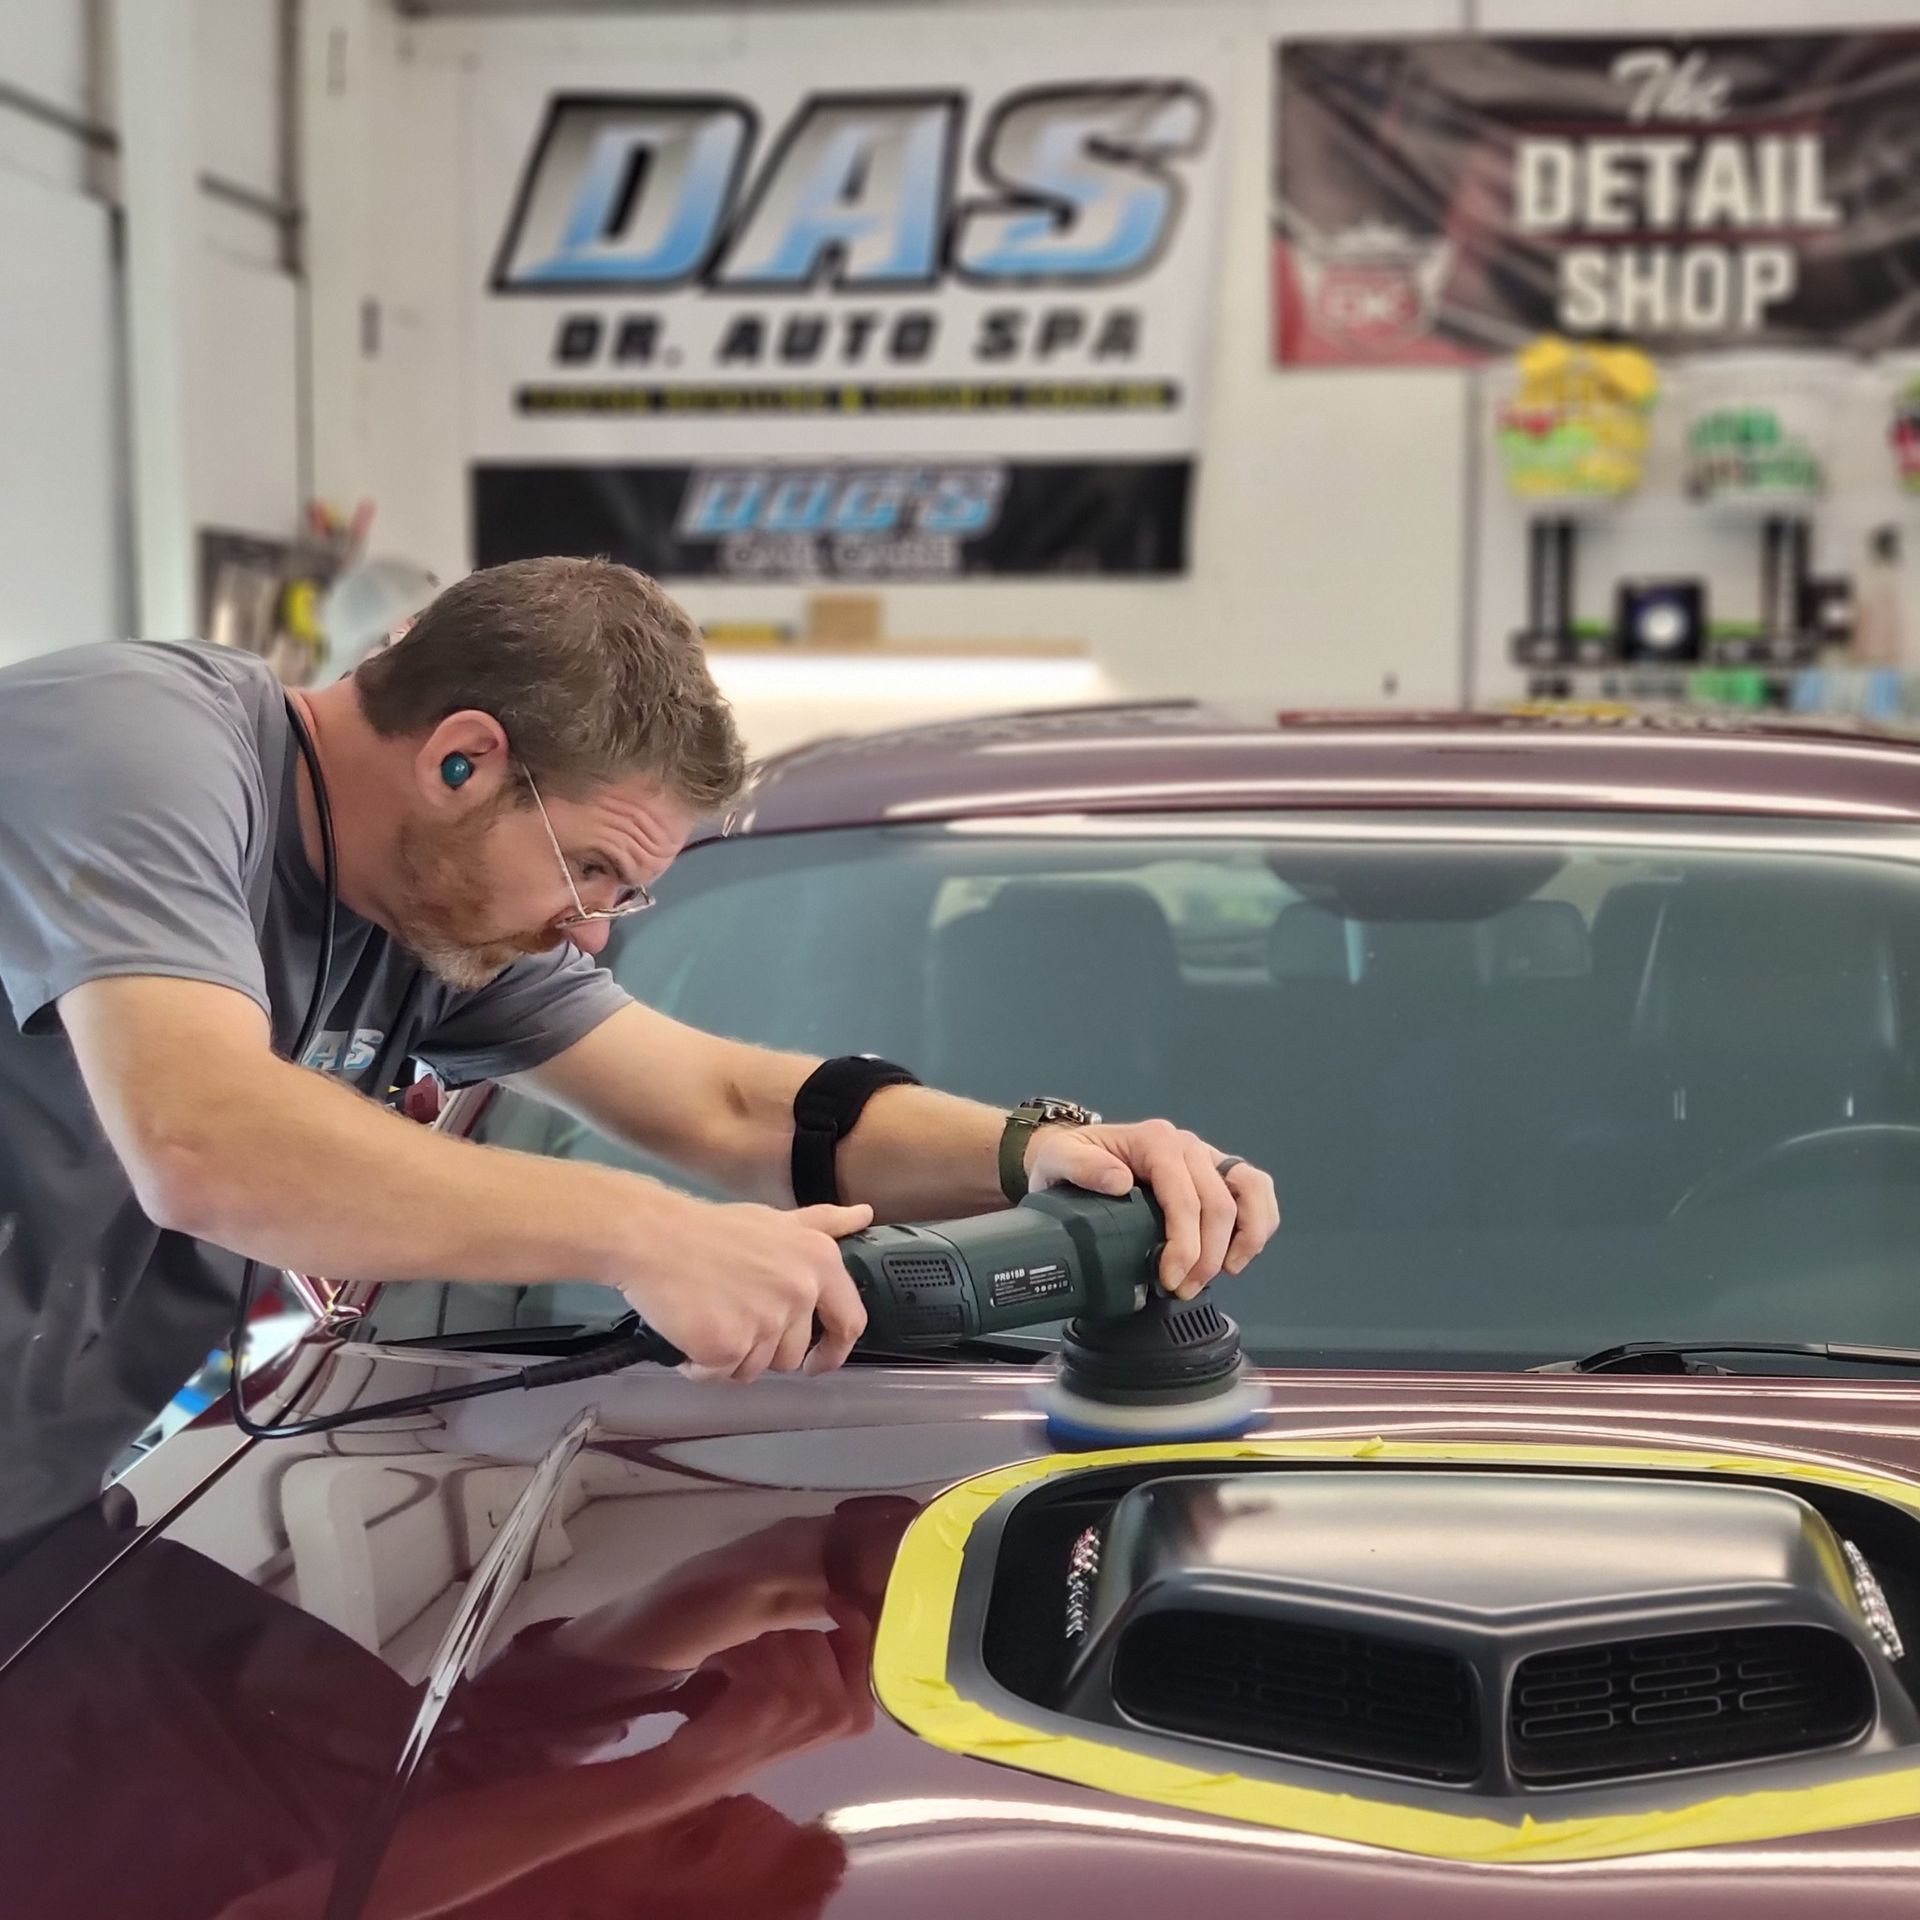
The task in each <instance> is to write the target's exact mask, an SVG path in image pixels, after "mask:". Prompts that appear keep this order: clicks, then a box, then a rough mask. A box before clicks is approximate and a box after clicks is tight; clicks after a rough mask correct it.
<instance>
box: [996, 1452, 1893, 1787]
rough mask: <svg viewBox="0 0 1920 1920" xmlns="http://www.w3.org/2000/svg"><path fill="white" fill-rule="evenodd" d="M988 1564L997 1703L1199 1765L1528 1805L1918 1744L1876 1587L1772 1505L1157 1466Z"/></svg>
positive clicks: (1648, 1485)
mask: <svg viewBox="0 0 1920 1920" xmlns="http://www.w3.org/2000/svg"><path fill="white" fill-rule="evenodd" d="M1043 1555H1044V1556H1047V1557H1050V1558H1051V1561H1052V1568H1051V1573H1050V1574H1048V1573H1047V1572H1046V1571H1045V1569H1044V1565H1043V1564H1036V1558H1037V1557H1038V1556H1043ZM1030 1556H1033V1558H1030ZM999 1557H1000V1560H1001V1563H1002V1565H1001V1567H1000V1569H999V1570H998V1571H999V1573H1000V1575H1001V1576H1002V1577H1001V1578H999V1579H996V1582H995V1588H996V1597H995V1599H994V1602H993V1606H992V1609H991V1612H990V1617H989V1620H988V1622H987V1633H986V1636H985V1656H986V1659H985V1664H986V1665H987V1667H988V1669H989V1671H990V1672H992V1673H993V1674H994V1677H995V1678H996V1679H997V1680H998V1681H999V1683H1000V1684H1002V1685H1005V1686H1007V1687H1009V1688H1010V1689H1012V1690H1013V1691H1016V1692H1019V1693H1021V1694H1022V1695H1023V1696H1024V1697H1025V1698H1026V1699H1028V1700H1029V1701H1032V1702H1034V1703H1035V1704H1038V1705H1042V1706H1045V1707H1047V1708H1049V1709H1051V1710H1052V1711H1053V1712H1054V1713H1057V1714H1058V1715H1060V1716H1063V1718H1064V1719H1065V1720H1068V1721H1072V1722H1075V1723H1078V1724H1079V1726H1080V1727H1081V1728H1082V1729H1083V1732H1086V1731H1090V1730H1092V1729H1096V1728H1097V1729H1100V1730H1101V1731H1102V1733H1103V1735H1104V1737H1105V1738H1107V1739H1108V1740H1109V1741H1110V1742H1111V1743H1113V1744H1116V1745H1123V1746H1131V1747H1140V1748H1145V1749H1146V1750H1149V1751H1156V1752H1163V1753H1171V1752H1173V1751H1176V1750H1177V1751H1179V1752H1180V1754H1181V1756H1182V1757H1183V1758H1186V1759H1188V1760H1189V1761H1198V1762H1200V1763H1201V1764H1210V1765H1213V1766H1216V1767H1219V1766H1228V1765H1231V1766H1234V1767H1236V1768H1237V1769H1239V1770H1243V1771H1255V1772H1258V1771H1267V1772H1278V1773H1280V1774H1282V1775H1284V1776H1286V1777H1296V1778H1297V1777H1300V1776H1301V1775H1302V1774H1303V1773H1312V1772H1317V1771H1322V1770H1324V1771H1325V1772H1327V1773H1328V1774H1329V1775H1344V1776H1345V1777H1346V1778H1347V1780H1348V1782H1349V1790H1350V1787H1351V1781H1352V1776H1353V1775H1354V1774H1356V1773H1358V1774H1363V1775H1371V1776H1373V1777H1374V1778H1375V1779H1376V1780H1377V1781H1380V1782H1383V1783H1384V1782H1393V1781H1398V1782H1405V1783H1407V1785H1408V1787H1409V1788H1419V1789H1424V1790H1426V1791H1429V1792H1430V1791H1432V1790H1435V1789H1438V1790H1441V1791H1443V1792H1447V1793H1450V1794H1453V1795H1458V1794H1462V1793H1466V1794H1476V1795H1485V1796H1493V1797H1498V1798H1504V1799H1509V1800H1526V1799H1529V1798H1538V1797H1540V1796H1543V1795H1549V1794H1552V1795H1565V1794H1567V1793H1569V1792H1574V1793H1579V1792H1582V1791H1586V1792H1591V1791H1592V1790H1595V1789H1614V1790H1620V1789H1624V1788H1630V1787H1632V1786H1634V1785H1635V1784H1636V1783H1637V1784H1640V1785H1645V1784H1647V1783H1655V1784H1657V1783H1658V1782H1659V1781H1660V1780H1662V1779H1665V1778H1667V1777H1669V1776H1671V1775H1674V1774H1679V1773H1691V1772H1698V1771H1700V1770H1702V1769H1708V1768H1728V1767H1739V1768H1743V1769H1748V1770H1752V1769H1756V1768H1761V1769H1772V1770H1774V1771H1775V1772H1776V1773H1777V1772H1779V1771H1780V1770H1785V1771H1786V1772H1789V1773H1791V1772H1792V1771H1793V1769H1795V1768H1796V1767H1801V1768H1804V1766H1805V1765H1806V1764H1808V1762H1809V1761H1814V1760H1822V1759H1830V1758H1831V1757H1832V1756H1834V1755H1836V1754H1848V1755H1856V1756H1857V1755H1862V1754H1892V1753H1894V1752H1895V1751H1896V1750H1897V1749H1899V1748H1902V1747H1906V1746H1909V1745H1913V1744H1917V1743H1920V1716H1916V1713H1915V1709H1914V1706H1913V1703H1912V1701H1911V1700H1910V1699H1909V1697H1908V1694H1907V1691H1906V1688H1905V1686H1904V1685H1903V1683H1902V1680H1901V1677H1900V1673H1899V1671H1898V1668H1897V1664H1896V1662H1897V1658H1898V1639H1897V1629H1896V1628H1895V1626H1894V1622H1893V1615H1892V1611H1891V1609H1890V1608H1889V1607H1888V1605H1887V1603H1886V1600H1885V1597H1884V1595H1883V1594H1882V1593H1881V1592H1880V1589H1879V1585H1878V1582H1877V1581H1876V1580H1875V1576H1874V1573H1873V1571H1872V1569H1871V1567H1870V1566H1869V1565H1868V1563H1867V1561H1866V1560H1865V1559H1864V1558H1862V1557H1861V1555H1860V1554H1859V1553H1858V1552H1857V1551H1856V1550H1855V1549H1854V1548H1852V1547H1851V1546H1850V1545H1849V1544H1848V1543H1847V1542H1846V1541H1844V1540H1843V1539H1842V1538H1841V1536H1840V1535H1839V1534H1838V1533H1837V1532H1836V1530H1835V1528H1834V1526H1833V1524H1832V1523H1831V1522H1830V1521H1829V1520H1828V1519H1827V1518H1826V1517H1825V1516H1823V1514H1822V1513H1821V1512H1820V1511H1819V1510H1818V1509H1817V1508H1816V1507H1815V1506H1813V1505H1812V1504H1810V1503H1809V1502H1808V1501H1807V1500H1805V1499H1802V1498H1801V1497H1799V1495H1798V1494H1796V1493H1793V1492H1789V1491H1787V1490H1785V1489H1784V1488H1781V1487H1778V1486H1768V1485H1757V1484H1752V1483H1742V1482H1737V1481H1707V1480H1684V1479H1677V1478H1674V1479H1670V1478H1659V1477H1655V1476H1650V1475H1625V1474H1615V1475H1609V1474H1601V1473H1593V1474H1583V1473H1565V1472H1524V1471H1465V1470H1453V1469H1428V1468H1419V1467H1414V1468H1405V1469H1393V1468H1368V1469H1365V1470H1360V1471H1355V1470H1351V1469H1345V1470H1343V1469H1331V1470H1310V1469H1308V1470H1289V1471H1281V1472H1247V1471H1239V1470H1229V1471H1224V1472H1220V1471H1186V1472H1173V1473H1163V1474H1160V1475H1158V1476H1157V1477H1150V1478H1144V1479H1142V1480H1140V1481H1138V1482H1137V1483H1135V1484H1133V1485H1131V1486H1127V1487H1122V1488H1111V1484H1110V1490H1109V1491H1108V1492H1107V1494H1106V1497H1105V1499H1104V1500H1101V1501H1098V1502H1092V1501H1085V1500H1083V1501H1082V1503H1080V1504H1078V1505H1077V1506H1075V1505H1072V1504H1068V1505H1063V1506H1062V1507H1061V1508H1060V1510H1059V1512H1058V1513H1057V1514H1056V1515H1055V1516H1054V1520H1053V1522H1052V1524H1051V1527H1045V1526H1035V1525H1032V1524H1029V1525H1027V1526H1025V1527H1024V1528H1015V1527H1010V1528H1009V1529H1008V1531H1007V1534H1006V1536H1005V1538H1004V1539H1003V1541H1002V1543H1001V1548H1000V1556H999ZM1021 1562H1024V1563H1025V1565H1024V1567H1020V1566H1016V1565H1015V1564H1014V1563H1021ZM1016 1573H1018V1576H1019V1578H1020V1580H1021V1582H1022V1585H1023V1587H1025V1588H1026V1589H1027V1590H1028V1591H1030V1592H1033V1593H1036V1594H1037V1593H1040V1592H1042V1591H1044V1592H1046V1593H1047V1594H1048V1595H1049V1596H1050V1598H1049V1599H1048V1600H1047V1601H1046V1602H1044V1603H1042V1602H1038V1601H1026V1602H1017V1601H1015V1600H1014V1598H1013V1597H1012V1595H1013V1587H1012V1585H1011V1580H1012V1577H1013V1576H1014V1575H1015V1574H1016ZM1047 1609H1050V1612H1051V1621H1050V1623H1049V1621H1048V1620H1047V1618H1046V1617H1045V1610H1047ZM1016 1611H1019V1612H1022V1613H1024V1614H1025V1615H1026V1616H1027V1617H1026V1618H1025V1619H1024V1622H1023V1621H1021V1620H1017V1619H1015V1618H1014V1617H1013V1616H1014V1613H1015V1612H1016ZM1049 1626H1050V1638H1051V1641H1052V1645H1053V1648H1054V1649H1055V1651H1054V1653H1053V1655H1052V1657H1051V1658H1050V1659H1043V1658H1041V1657H1039V1656H1037V1655H1035V1654H1033V1653H1032V1652H1031V1651H1028V1652H1026V1653H1024V1654H1021V1655H1015V1654H1013V1653H1012V1652H1011V1651H1010V1650H1011V1649H1012V1648H1014V1647H1015V1646H1016V1645H1027V1644H1028V1643H1027V1640H1026V1638H1025V1635H1026V1633H1028V1632H1035V1633H1037V1632H1046V1631H1048V1630H1049ZM996 1648H997V1649H999V1653H998V1656H996V1651H995V1650H996ZM1223 1750H1225V1751H1223ZM1208 1753H1211V1755H1212V1759H1211V1760H1210V1761H1208V1760H1207V1759H1206V1757H1205V1756H1206V1755H1207V1754H1208ZM1229 1753H1230V1754H1231V1756H1233V1757H1231V1758H1229V1757H1228V1756H1229ZM1754 1784H1755V1785H1760V1784H1768V1785H1773V1784H1789V1782H1786V1781H1781V1780H1768V1781H1766V1782H1760V1781H1755V1782H1754Z"/></svg>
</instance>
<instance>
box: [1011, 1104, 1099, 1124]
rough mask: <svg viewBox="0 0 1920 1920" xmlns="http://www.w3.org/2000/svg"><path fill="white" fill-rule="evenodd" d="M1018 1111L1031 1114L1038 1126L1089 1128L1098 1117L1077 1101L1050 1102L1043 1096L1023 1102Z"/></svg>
mask: <svg viewBox="0 0 1920 1920" xmlns="http://www.w3.org/2000/svg"><path fill="white" fill-rule="evenodd" d="M1020 1111H1021V1112H1022V1113H1030V1114H1032V1115H1033V1117H1034V1122H1035V1124H1036V1125H1038V1126H1068V1127H1090V1126H1092V1125H1093V1123H1094V1122H1095V1121H1096V1120H1098V1119H1099V1117H1100V1116H1099V1115H1098V1114H1097V1113H1089V1112H1088V1111H1087V1109H1086V1108H1085V1107H1083V1106H1081V1105H1080V1104H1079V1103H1078V1102H1077V1101H1074V1100H1052V1099H1048V1098H1046V1097H1044V1096H1042V1097H1038V1098H1035V1099H1032V1100H1026V1101H1023V1102H1022V1103H1021V1106H1020Z"/></svg>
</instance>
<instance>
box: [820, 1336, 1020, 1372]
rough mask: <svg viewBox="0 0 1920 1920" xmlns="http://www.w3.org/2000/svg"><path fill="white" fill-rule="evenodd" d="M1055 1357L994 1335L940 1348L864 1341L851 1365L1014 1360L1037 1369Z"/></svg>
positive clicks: (946, 1342) (951, 1342) (947, 1342)
mask: <svg viewBox="0 0 1920 1920" xmlns="http://www.w3.org/2000/svg"><path fill="white" fill-rule="evenodd" d="M1052 1358H1053V1349H1052V1348H1051V1347H1043V1346H1039V1345H1029V1344H1028V1343H1027V1342H1026V1341H1024V1340H995V1339H993V1338H992V1337H991V1336H985V1337H975V1338H973V1339H970V1340H969V1339H959V1340H943V1341H942V1342H941V1343H940V1344H939V1345H938V1346H937V1347H870V1346H867V1345H866V1344H865V1343H864V1342H863V1343H862V1344H861V1345H859V1346H857V1347H855V1348H854V1350H853V1352H852V1353H851V1355H849V1356H848V1360H847V1364H848V1365H849V1366H858V1365H865V1366H870V1367H938V1366H965V1365H967V1364H968V1363H969V1362H975V1361H981V1360H991V1361H995V1362H1006V1361H1011V1362H1013V1364H1014V1365H1016V1366H1022V1367H1031V1366H1037V1365H1038V1364H1039V1363H1040V1362H1041V1361H1043V1360H1051V1359H1052Z"/></svg>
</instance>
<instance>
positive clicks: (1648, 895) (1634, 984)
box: [1591, 880, 1678, 991]
mask: <svg viewBox="0 0 1920 1920" xmlns="http://www.w3.org/2000/svg"><path fill="white" fill-rule="evenodd" d="M1677 891H1678V889H1677V888H1675V887H1674V885H1673V884H1672V883H1671V882H1670V881H1666V880H1629V881H1628V882H1627V883H1626V884H1625V885H1624V886H1619V887H1613V888H1610V889H1609V890H1608V892H1607V896H1606V898H1605V899H1604V900H1602V901H1601V902H1600V905H1599V906H1598V908H1596V909H1595V912H1594V916H1593V931H1592V934H1591V945H1592V948H1593V971H1594V973H1595V974H1596V975H1598V976H1600V977H1602V978H1604V979H1606V980H1608V981H1611V982H1613V983H1615V984H1616V985H1618V984H1621V983H1624V984H1625V986H1626V988H1627V989H1628V990H1629V991H1634V990H1637V989H1638V987H1639V985H1640V980H1641V976H1642V975H1643V974H1644V973H1645V972H1646V967H1647V959H1648V956H1649V955H1650V954H1651V953H1652V952H1653V936H1654V932H1655V930H1656V929H1657V928H1658V927H1659V925H1660V916H1661V914H1662V913H1663V912H1664V911H1665V910H1666V907H1667V904H1668V902H1670V901H1671V900H1672V899H1673V897H1674V895H1675V893H1676V892H1677Z"/></svg>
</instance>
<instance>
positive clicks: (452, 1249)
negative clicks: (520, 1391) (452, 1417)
mask: <svg viewBox="0 0 1920 1920" xmlns="http://www.w3.org/2000/svg"><path fill="white" fill-rule="evenodd" d="M258 1092H259V1096H260V1097H257V1098H255V1099H253V1100H251V1101H249V1102H248V1103H247V1105H246V1107H245V1108H244V1110H240V1109H236V1110H235V1111H233V1112H232V1113H231V1114H230V1115H228V1116H224V1117H222V1118H220V1119H216V1120H213V1121H211V1122H209V1121H202V1123H201V1126H200V1130H199V1134H198V1137H197V1138H196V1140H195V1141H194V1143H193V1151H194V1154H195V1156H196V1158H197V1159H198V1160H199V1162H200V1164H201V1166H202V1168H203V1171H202V1172H201V1173H200V1174H199V1175H198V1176H196V1177H193V1178H190V1179H188V1180H186V1181H184V1182H183V1183H182V1203H183V1204H182V1208H181V1211H182V1213H183V1215H184V1216H185V1217H182V1218H178V1219H173V1220H169V1221H168V1222H167V1224H169V1225H173V1226H177V1227H179V1228H181V1229H182V1230H183V1231H186V1232H189V1233H192V1234H194V1235H195V1236H196V1237H198V1238H201V1239H205V1240H210V1241H213V1242H214V1243H215V1244H217V1245H220V1246H225V1247H230V1248H232V1249H233V1250H234V1251H235V1252H238V1253H243V1254H249V1255H252V1256H254V1257H255V1258H258V1259H261V1260H265V1261H268V1262H270V1263H272V1264H273V1265H275V1266H283V1267H292V1268H295V1269H297V1270H300V1271H304V1272H311V1273H316V1274H324V1275H326V1276H328V1277H330V1278H334V1279H342V1280H348V1279H351V1280H407V1279H415V1278H431V1279H440V1280H492V1281H501V1282H507V1283H513V1284H522V1285H524V1284H532V1283H537V1282H541V1281H561V1280H579V1279H591V1280H598V1279H602V1278H603V1277H604V1276H605V1274H606V1271H607V1269H608V1266H609V1263H610V1258H611V1255H612V1249H611V1248H610V1245H609V1242H610V1239H611V1235H612V1234H613V1232H614V1231H616V1229H617V1223H619V1222H620V1221H622V1220H632V1221H635V1223H636V1228H637V1216H639V1215H640V1214H641V1213H642V1212H643V1210H647V1209H651V1208H652V1207H656V1206H657V1207H658V1208H659V1210H660V1213H661V1216H662V1217H661V1224H662V1226H663V1227H664V1226H665V1225H666V1224H667V1223H666V1218H665V1216H666V1215H667V1214H668V1213H670V1212H671V1211H672V1210H673V1209H675V1208H684V1207H687V1206H689V1205H692V1204H694V1203H692V1202H690V1201H687V1200H685V1199H684V1198H682V1197H681V1196H679V1195H677V1194H674V1193H671V1192H669V1191H668V1190H667V1189H665V1188H663V1187H660V1186H658V1185H656V1184H654V1183H653V1182H650V1181H645V1180H642V1179H641V1178H640V1177H639V1176H637V1175H634V1174H627V1173H620V1172H617V1171H615V1170H614V1169H612V1168H607V1167H595V1166H589V1165H585V1164H579V1163H568V1162H560V1161H554V1160H544V1159H540V1158H538V1157H536V1156H534V1155H531V1154H521V1153H510V1152H506V1151H504V1150H502V1149H499V1148H492V1147H482V1146H476V1145H473V1144H471V1143H469V1142H466V1141H462V1140H456V1139H453V1138H450V1137H448V1136H446V1135H442V1134H438V1133H435V1132H432V1131H431V1130H429V1129H428V1128H425V1127H422V1126H420V1125H419V1124H418V1123H417V1122H414V1121H411V1120H405V1119H402V1118H400V1117H399V1116H398V1115H397V1114H394V1113H391V1112H389V1111H388V1110H386V1109H385V1108H382V1107H380V1106H377V1105H376V1104H375V1103H374V1102H372V1101H370V1100H367V1099H364V1098H362V1097H361V1096H360V1095H358V1094H355V1093H352V1092H350V1091H349V1090H348V1089H346V1088H344V1087H341V1086H337V1085H335V1084H333V1083H332V1082H330V1081H328V1080H326V1079H325V1078H323V1077H322V1076H320V1075H318V1074H314V1073H309V1072H307V1071H305V1070H304V1069H302V1068H299V1067H293V1066H288V1065H285V1064H284V1063H277V1062H276V1063H274V1065H273V1066H272V1068H271V1070H270V1077H268V1075H267V1074H263V1075H262V1078H261V1082H260V1084H259V1089H258Z"/></svg>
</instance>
